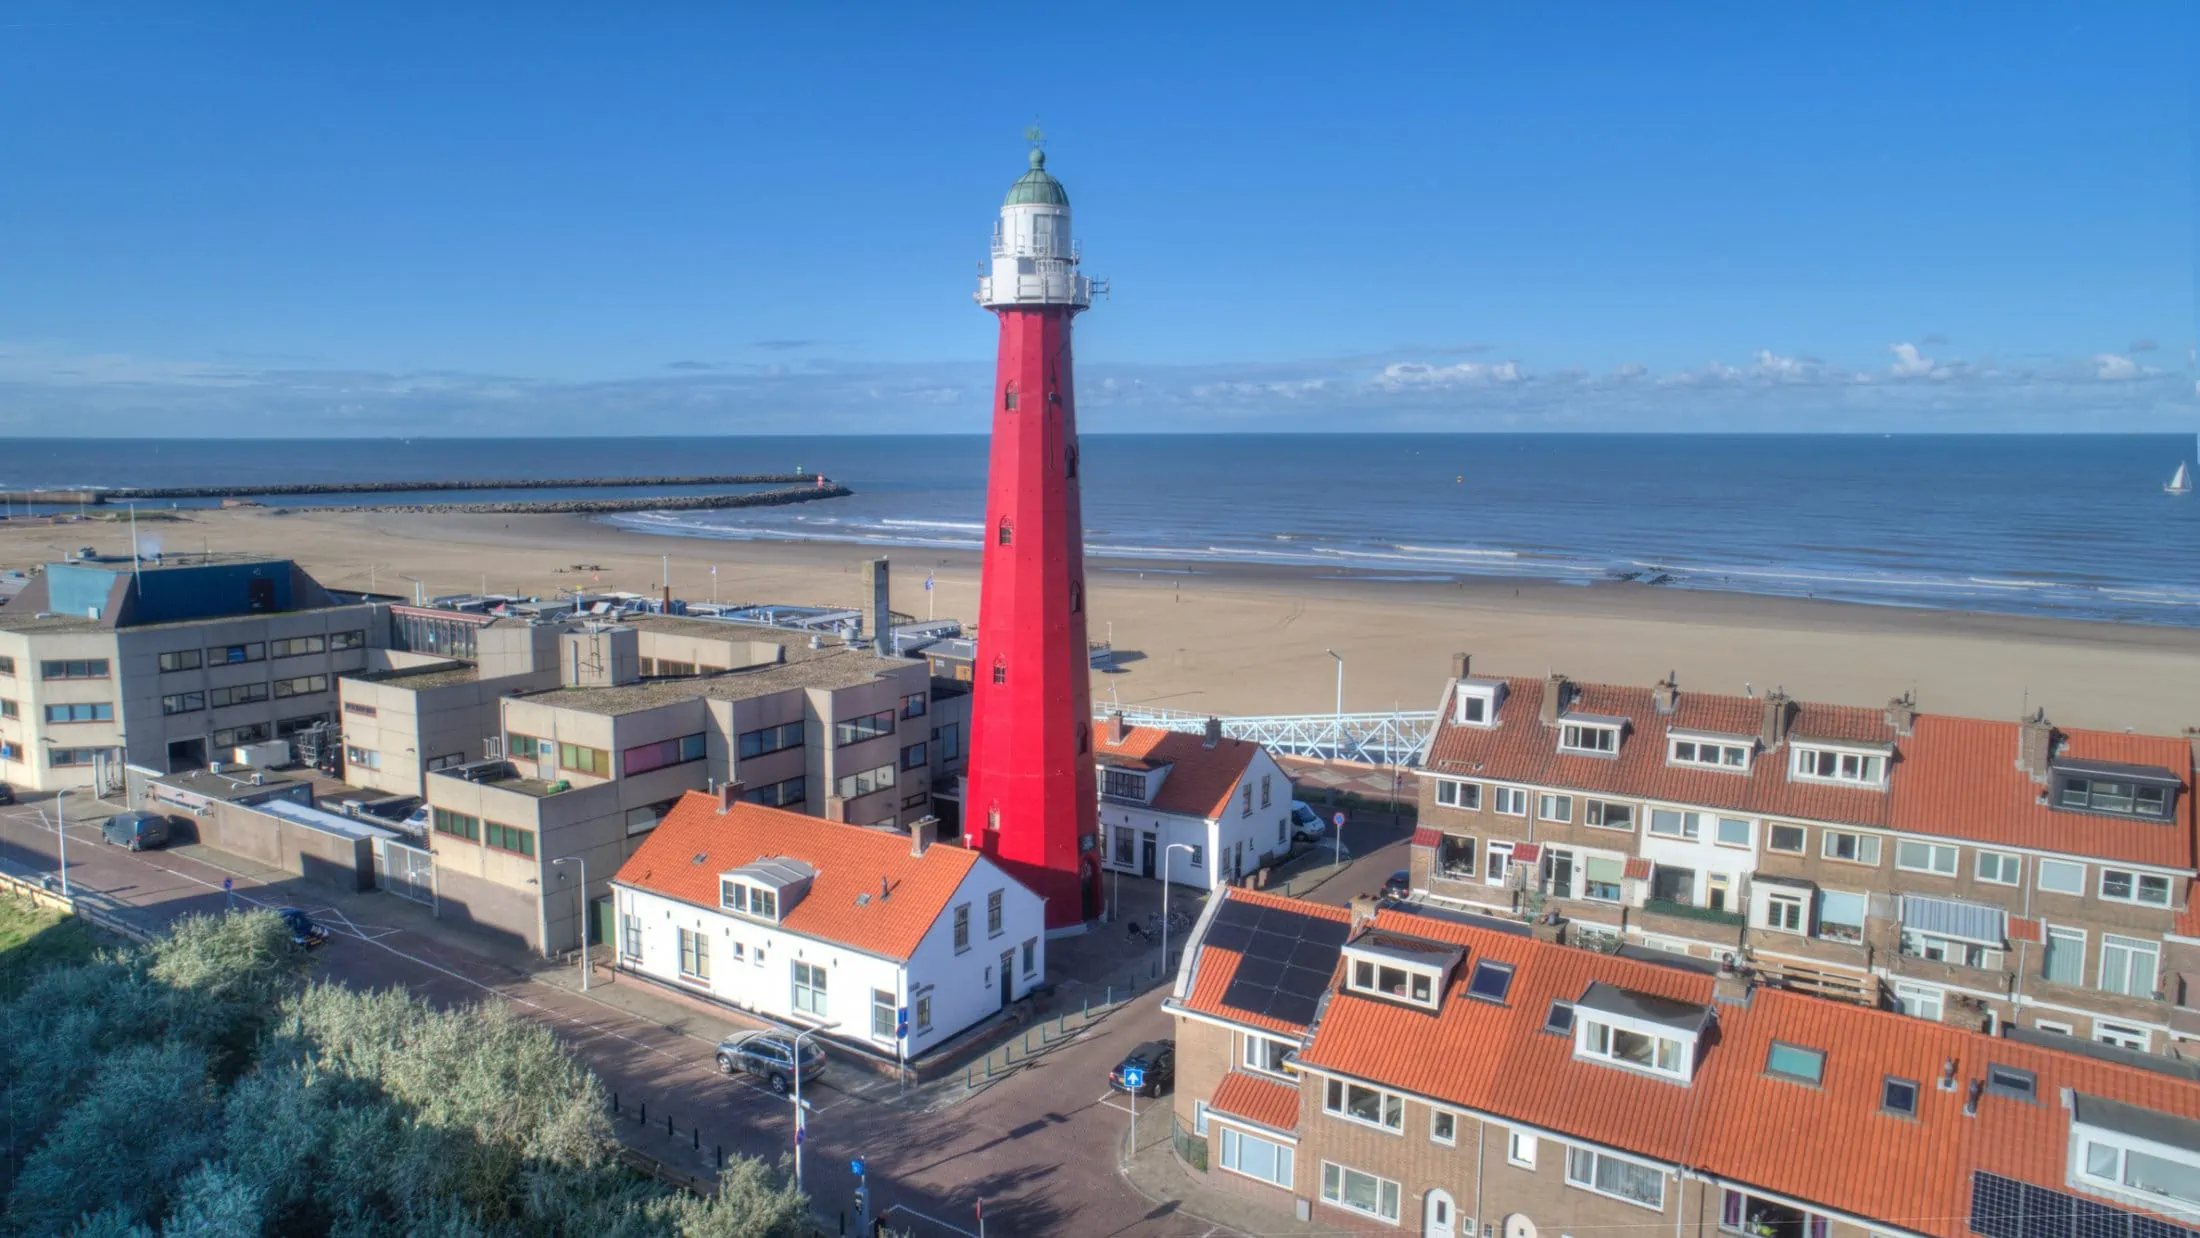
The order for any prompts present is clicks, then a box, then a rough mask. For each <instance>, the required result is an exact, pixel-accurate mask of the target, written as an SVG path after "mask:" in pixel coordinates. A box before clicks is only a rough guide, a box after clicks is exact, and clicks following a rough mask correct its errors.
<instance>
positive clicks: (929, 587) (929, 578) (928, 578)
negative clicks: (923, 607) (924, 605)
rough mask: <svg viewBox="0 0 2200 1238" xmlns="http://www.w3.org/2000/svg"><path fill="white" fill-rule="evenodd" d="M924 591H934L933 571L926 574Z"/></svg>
mask: <svg viewBox="0 0 2200 1238" xmlns="http://www.w3.org/2000/svg"><path fill="white" fill-rule="evenodd" d="M924 591H925V592H926V593H930V592H932V573H930V572H926V573H925V574H924Z"/></svg>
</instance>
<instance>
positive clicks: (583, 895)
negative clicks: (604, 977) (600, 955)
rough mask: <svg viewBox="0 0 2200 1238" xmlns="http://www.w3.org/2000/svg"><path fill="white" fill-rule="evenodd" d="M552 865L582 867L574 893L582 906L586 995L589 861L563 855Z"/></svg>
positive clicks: (582, 977)
mask: <svg viewBox="0 0 2200 1238" xmlns="http://www.w3.org/2000/svg"><path fill="white" fill-rule="evenodd" d="M550 863H551V864H552V865H553V866H555V865H559V864H578V865H580V867H581V884H580V888H579V889H578V890H576V891H574V893H576V894H578V895H579V896H580V898H579V902H580V905H581V992H583V993H586V992H587V991H588V973H589V971H590V968H589V966H588V861H587V860H585V859H583V858H582V857H580V856H577V855H563V856H559V857H558V858H557V859H555V860H552V861H550Z"/></svg>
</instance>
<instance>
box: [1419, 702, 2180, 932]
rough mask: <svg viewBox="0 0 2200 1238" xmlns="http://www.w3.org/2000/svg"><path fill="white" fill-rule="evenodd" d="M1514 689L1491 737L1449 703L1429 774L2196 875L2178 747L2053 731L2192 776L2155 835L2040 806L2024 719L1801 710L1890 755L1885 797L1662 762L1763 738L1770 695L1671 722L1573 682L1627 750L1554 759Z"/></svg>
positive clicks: (2134, 824)
mask: <svg viewBox="0 0 2200 1238" xmlns="http://www.w3.org/2000/svg"><path fill="white" fill-rule="evenodd" d="M1505 683H1506V698H1505V702H1504V704H1503V706H1502V707H1501V708H1500V709H1499V710H1498V716H1497V720H1496V725H1495V726H1492V727H1479V726H1469V725H1465V724H1462V723H1457V722H1454V721H1452V720H1451V719H1452V714H1451V709H1450V704H1449V702H1448V701H1447V702H1446V704H1445V706H1444V710H1443V713H1442V714H1441V718H1442V721H1441V722H1440V724H1439V726H1438V729H1437V734H1436V738H1435V740H1434V741H1433V742H1432V743H1431V744H1430V747H1429V755H1428V759H1427V762H1426V766H1425V768H1426V769H1427V770H1428V771H1429V772H1431V773H1437V774H1455V775H1460V776H1463V777H1470V778H1477V779H1487V780H1491V781H1498V782H1516V783H1526V784H1530V785H1535V786H1548V787H1556V788H1562V789H1566V790H1572V791H1579V792H1585V793H1588V794H1592V795H1594V794H1599V793H1602V794H1610V795H1625V796H1633V797H1640V798H1643V799H1648V800H1662V801H1666V802H1669V803H1678V804H1692V805H1700V806H1702V807H1705V808H1710V809H1715V810H1727V811H1733V812H1746V813H1753V814H1762V815H1767V816H1776V817H1787V818H1791V819H1799V820H1806V821H1827V822H1837V823H1840V824H1844V825H1861V826H1873V827H1878V828H1881V829H1893V830H1902V831H1905V832H1909V833H1915V834H1926V835H1937V836H1941V837H1949V838H1960V839H1967V840H1971V841H1976V842H1983V843H1992V844H1998V845H2002V846H2013V847H2031V848H2037V849H2040V850H2043V851H2060V852H2064V853H2066V854H2072V855H2083V856H2089V857H2096V858H2101V859H2114V860H2124V861H2128V862H2132V863H2142V864H2156V865H2160V866H2163V867H2167V868H2191V867H2193V865H2194V862H2195V848H2194V822H2195V808H2194V800H2195V798H2196V797H2195V796H2194V795H2193V794H2192V790H2193V758H2192V746H2191V744H2190V743H2189V742H2188V741H2187V740H2185V739H2182V738H2170V737H2164V736H2148V735H2124V734H2118V733H2114V732H2106V731H2074V730H2058V731H2057V732H2056V735H2057V737H2058V741H2059V744H2060V746H2059V748H2058V755H2060V756H2067V757H2086V758H2092V759H2095V760H2104V761H2118V762H2125V763H2129V764H2134V765H2151V766H2159V767H2162V768H2165V769H2168V770H2169V771H2171V772H2172V773H2174V774H2176V775H2177V776H2178V777H2179V778H2181V779H2183V780H2184V783H2185V788H2186V793H2185V794H2183V795H2180V796H2179V797H2178V819H2177V820H2176V821H2175V822H2173V823H2171V824H2168V825H2154V824H2149V823H2146V822H2140V821H2127V820H2121V819H2118V818H2114V817H2105V816H2095V815H2087V814H2079V813H2070V812H2057V811H2054V810H2052V809H2050V808H2049V807H2048V806H2047V805H2046V804H2045V803H2043V802H2041V797H2042V796H2043V795H2044V794H2045V792H2046V787H2045V786H2043V785H2042V784H2040V783H2037V782H2034V781H2032V779H2031V778H2030V777H2029V776H2027V775H2026V774H2025V773H2024V772H2023V771H2021V770H2019V769H2018V768H2017V767H2016V755H2017V736H2018V733H2019V728H2018V725H2017V724H2016V723H2014V722H1993V721H1988V720H1983V719H1976V718H1954V717H1946V716H1941V715H1932V714H1920V715H1918V716H1917V718H1916V721H1915V724H1914V726H1913V728H1912V733H1911V734H1909V735H1906V736H1905V735H1899V734H1897V733H1896V731H1895V730H1894V728H1893V727H1891V726H1890V725H1888V723H1887V720H1886V716H1885V713H1884V711H1881V710H1876V709H1863V708H1858V707H1854V706H1846V705H1820V704H1815V703H1812V702H1807V701H1805V702H1798V703H1797V704H1796V705H1795V712H1794V717H1793V720H1792V722H1791V723H1790V726H1789V734H1790V735H1791V736H1793V737H1794V738H1797V739H1805V740H1807V739H1826V740H1834V741H1847V742H1850V743H1869V744H1874V745H1887V744H1891V745H1893V746H1894V749H1895V752H1896V758H1895V760H1894V762H1893V764H1892V767H1891V770H1890V774H1889V778H1888V788H1887V789H1886V790H1884V791H1877V790H1869V789H1864V788H1855V787H1843V786H1836V785H1830V784H1825V783H1816V782H1805V781H1798V780H1790V779H1789V777H1788V772H1787V771H1788V762H1787V759H1786V757H1785V755H1784V753H1785V751H1786V750H1785V748H1782V749H1781V750H1780V751H1779V752H1777V753H1770V754H1768V753H1765V752H1758V753H1757V754H1756V756H1755V757H1754V758H1753V759H1752V761H1751V763H1750V768H1749V770H1748V772H1747V773H1728V772H1722V771H1719V770H1711V769H1693V768H1689V767H1685V766H1676V765H1670V764H1668V763H1667V762H1666V759H1665V757H1666V748H1667V744H1666V740H1667V736H1668V732H1670V731H1672V730H1682V731H1701V732H1710V733H1713V734H1719V735H1733V736H1740V737H1745V738H1752V739H1753V738H1754V737H1755V736H1757V735H1758V734H1759V733H1760V728H1761V726H1762V722H1763V717H1764V711H1765V708H1766V702H1765V700H1763V699H1762V698H1755V697H1737V696H1716V695H1706V694H1702V693H1689V692H1683V693H1681V694H1680V696H1679V699H1678V701H1677V703H1676V705H1675V708H1674V710H1673V712H1672V713H1671V714H1661V713H1659V712H1658V711H1657V709H1656V706H1655V704H1654V703H1653V700H1652V696H1651V693H1650V691H1649V690H1647V689H1638V688H1631V687H1624V686H1614V685H1609V684H1572V685H1570V693H1569V698H1570V699H1569V701H1568V704H1567V709H1568V711H1569V712H1570V713H1577V714H1598V715H1605V716H1617V717H1625V718H1627V719H1629V720H1630V727H1629V732H1628V734H1627V736H1626V737H1625V739H1624V740H1623V741H1622V743H1621V745H1620V751H1619V754H1618V755H1617V756H1616V757H1610V758H1607V757H1595V756H1584V755H1580V754H1574V753H1561V752H1560V751H1559V750H1558V742H1557V738H1558V737H1557V734H1556V732H1555V730H1554V729H1553V728H1551V727H1548V726H1545V725H1543V723H1542V721H1541V714H1540V711H1541V708H1542V702H1543V695H1544V693H1545V691H1546V690H1547V684H1546V681H1544V680H1541V679H1532V678H1526V677H1520V678H1511V679H1507V680H1506V681H1505ZM1516 858H1517V857H1516ZM2196 927H2200V925H2196Z"/></svg>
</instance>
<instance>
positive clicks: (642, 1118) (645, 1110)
mask: <svg viewBox="0 0 2200 1238" xmlns="http://www.w3.org/2000/svg"><path fill="white" fill-rule="evenodd" d="M634 1120H635V1121H637V1122H639V1123H641V1124H642V1125H644V1126H647V1125H649V1102H648V1101H646V1100H645V1101H643V1102H642V1111H641V1113H640V1115H638V1116H637V1117H636V1118H635V1119H634Z"/></svg>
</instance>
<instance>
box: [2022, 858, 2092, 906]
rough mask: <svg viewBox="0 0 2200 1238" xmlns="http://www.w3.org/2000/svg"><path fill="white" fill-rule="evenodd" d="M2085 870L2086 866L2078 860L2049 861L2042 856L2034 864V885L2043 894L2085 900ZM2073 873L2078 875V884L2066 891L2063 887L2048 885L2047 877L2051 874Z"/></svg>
mask: <svg viewBox="0 0 2200 1238" xmlns="http://www.w3.org/2000/svg"><path fill="white" fill-rule="evenodd" d="M2085 868H2086V866H2085V865H2084V864H2081V863H2079V862H2078V861H2076V860H2053V859H2049V858H2048V857H2046V856H2041V857H2039V858H2038V859H2036V860H2034V861H2033V862H2032V884H2033V885H2035V886H2037V887H2039V890H2040V892H2041V893H2043V894H2068V895H2071V896H2073V897H2076V898H2084V897H2085ZM2073 871H2074V872H2075V873H2076V874H2077V882H2076V884H2075V885H2073V886H2072V887H2071V888H2069V889H2067V890H2066V889H2064V888H2062V887H2061V886H2051V885H2049V884H2047V875H2048V874H2049V873H2063V872H2073Z"/></svg>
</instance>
